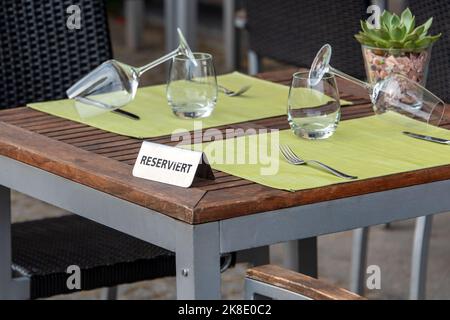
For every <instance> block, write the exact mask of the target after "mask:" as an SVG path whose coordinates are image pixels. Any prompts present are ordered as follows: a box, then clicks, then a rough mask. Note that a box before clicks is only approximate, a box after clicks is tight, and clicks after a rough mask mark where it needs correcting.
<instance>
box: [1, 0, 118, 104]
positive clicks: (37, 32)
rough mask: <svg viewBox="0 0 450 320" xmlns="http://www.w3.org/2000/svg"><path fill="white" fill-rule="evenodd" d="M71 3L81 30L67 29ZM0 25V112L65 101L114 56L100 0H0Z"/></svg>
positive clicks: (102, 3)
mask: <svg viewBox="0 0 450 320" xmlns="http://www.w3.org/2000/svg"><path fill="white" fill-rule="evenodd" d="M72 4H78V5H79V6H80V8H81V14H82V16H81V17H82V20H81V29H79V30H77V29H74V30H69V29H68V28H67V26H66V21H67V19H68V17H69V14H68V13H67V12H66V10H67V8H68V7H69V6H70V5H72ZM0 21H1V23H0V65H1V66H2V67H1V68H0V80H1V81H0V108H13V107H18V106H24V105H25V104H27V103H28V102H38V101H44V100H55V99H62V98H65V91H66V90H67V88H68V87H69V86H70V84H72V83H74V82H75V81H76V80H78V79H79V78H81V77H82V76H83V75H85V74H86V73H88V72H89V71H91V70H92V69H93V68H94V67H96V66H98V65H99V64H100V63H102V62H103V61H105V60H107V59H110V58H111V57H112V51H111V44H110V40H109V31H108V23H107V17H106V12H105V3H104V1H103V0H77V1H71V0H52V1H34V0H4V1H2V5H1V6H0Z"/></svg>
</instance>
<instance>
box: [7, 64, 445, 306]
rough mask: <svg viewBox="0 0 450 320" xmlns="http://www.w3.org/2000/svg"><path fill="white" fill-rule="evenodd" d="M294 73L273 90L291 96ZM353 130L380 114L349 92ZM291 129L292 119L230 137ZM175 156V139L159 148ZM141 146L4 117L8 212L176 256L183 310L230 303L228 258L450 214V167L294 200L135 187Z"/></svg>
mask: <svg viewBox="0 0 450 320" xmlns="http://www.w3.org/2000/svg"><path fill="white" fill-rule="evenodd" d="M293 71H294V70H286V71H283V72H275V73H267V74H262V75H260V77H261V78H264V79H267V80H271V81H274V82H278V83H283V84H288V83H289V81H290V78H291V74H292V73H293ZM339 86H340V89H341V91H342V98H344V99H348V100H351V101H353V102H354V105H352V106H348V107H345V108H343V120H346V119H351V118H357V117H364V116H367V115H370V114H372V111H371V105H370V104H369V102H368V98H367V95H366V94H365V93H364V91H363V90H362V89H360V88H357V87H355V86H354V85H351V84H349V83H347V82H343V81H339ZM250 127H253V128H277V129H287V128H288V124H287V121H286V116H280V117H274V118H270V119H262V120H258V121H252V122H246V123H241V124H235V125H229V126H223V127H220V129H225V128H243V129H246V128H250ZM148 140H149V141H153V142H157V143H164V144H171V143H172V142H171V141H170V136H164V137H158V138H152V139H148ZM140 145H141V141H140V140H137V139H132V138H128V137H124V136H120V135H117V134H113V133H109V132H105V131H102V130H99V129H95V128H92V127H89V126H87V125H83V124H79V123H76V122H73V121H69V120H64V119H61V118H57V117H54V116H51V115H48V114H44V113H41V112H38V111H34V110H32V109H28V108H17V109H11V110H4V111H1V112H0V168H1V170H0V184H1V185H3V186H4V190H3V189H2V192H1V194H0V200H1V201H2V202H0V209H2V208H7V206H8V205H9V201H8V199H7V196H1V195H2V194H3V195H7V194H9V189H14V190H17V191H19V192H22V193H25V194H28V195H30V196H32V197H35V198H37V199H40V200H43V201H45V202H48V203H51V204H53V205H56V206H58V207H61V208H64V209H66V210H68V211H71V212H73V213H75V214H78V215H81V216H84V217H87V218H89V219H92V220H94V221H96V222H99V223H101V224H104V225H106V226H109V227H112V228H114V229H117V230H120V231H122V232H125V233H128V234H130V235H132V236H135V237H137V238H140V239H142V240H145V241H148V242H150V243H153V244H155V245H158V246H161V247H163V248H166V249H168V250H171V251H174V252H176V263H177V294H178V297H179V298H220V265H219V260H220V259H219V257H220V254H223V253H229V252H236V251H240V250H245V249H250V248H257V247H263V246H267V245H271V244H275V243H279V242H285V241H292V240H298V239H306V238H313V237H316V236H318V235H323V234H329V233H334V232H340V231H344V230H350V229H355V228H361V227H365V226H371V225H377V224H382V223H387V222H391V221H395V220H401V219H408V218H413V217H418V216H425V215H431V214H436V213H440V212H445V211H446V210H450V197H448V190H449V189H450V180H449V179H450V165H448V166H441V167H436V168H431V169H424V170H418V171H413V172H407V173H400V174H394V175H389V176H385V177H380V178H373V179H368V180H364V181H354V182H348V183H343V184H338V185H332V186H326V187H320V188H315V189H310V190H303V191H298V192H286V191H281V190H276V189H272V188H268V187H265V186H262V185H258V184H256V183H253V182H251V181H247V180H245V179H241V178H238V177H234V176H232V175H229V174H226V173H222V172H218V171H215V175H216V180H215V181H209V180H208V181H207V180H201V181H198V182H196V183H195V184H194V186H193V187H192V188H190V189H182V188H178V187H173V186H169V185H164V184H160V183H156V182H151V181H146V180H142V179H138V178H134V177H133V176H132V174H131V170H132V165H133V164H134V161H135V158H136V157H137V153H138V150H139V148H140ZM9 237H10V233H9V221H5V219H3V220H2V216H1V215H0V246H1V247H0V252H2V254H3V256H2V257H1V258H0V284H2V285H3V287H5V286H6V287H8V286H9V288H10V290H9V292H11V294H15V295H16V296H18V297H20V295H21V294H23V290H25V289H23V287H24V286H26V284H23V283H19V282H18V281H16V280H12V279H10V271H9V270H10V261H11V260H10V259H11V257H10V250H9V249H8V243H9Z"/></svg>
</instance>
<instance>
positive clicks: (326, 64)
mask: <svg viewBox="0 0 450 320" xmlns="http://www.w3.org/2000/svg"><path fill="white" fill-rule="evenodd" d="M331 55H332V48H331V46H330V45H329V44H325V45H324V46H323V47H322V48H321V49H320V50H319V52H318V53H317V55H316V57H315V59H314V61H313V63H312V65H311V69H310V71H309V79H308V82H309V85H310V86H313V85H316V84H317V83H318V82H319V81H321V79H322V78H323V76H324V75H325V74H326V73H327V72H329V73H332V74H334V75H336V76H338V77H341V78H343V79H346V80H348V81H351V82H353V83H355V84H357V85H359V86H361V87H363V88H365V89H366V90H367V91H368V92H369V96H370V99H371V101H372V104H373V109H374V112H375V113H376V114H383V113H385V112H387V111H394V112H397V113H400V114H403V115H406V116H409V117H411V118H414V119H417V120H421V121H424V122H426V123H428V124H430V125H434V126H439V124H440V123H441V122H442V120H443V118H444V114H445V111H446V110H445V108H446V107H445V103H444V102H443V101H442V100H441V99H440V98H438V97H437V96H436V95H434V94H433V93H432V92H430V91H428V90H427V89H425V88H424V87H423V86H421V85H420V84H419V83H417V82H415V81H412V80H410V79H408V78H407V77H405V76H403V75H401V74H391V75H390V76H389V77H387V78H386V79H384V80H381V81H379V82H377V83H376V84H374V85H371V84H369V83H367V82H364V81H361V80H359V79H357V78H354V77H352V76H350V75H348V74H346V73H344V72H342V71H340V70H337V69H335V68H333V67H332V66H331V65H330V59H331Z"/></svg>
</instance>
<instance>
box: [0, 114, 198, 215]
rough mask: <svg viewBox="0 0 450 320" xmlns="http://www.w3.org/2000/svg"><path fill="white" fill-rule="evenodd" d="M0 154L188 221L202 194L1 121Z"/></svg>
mask: <svg viewBox="0 0 450 320" xmlns="http://www.w3.org/2000/svg"><path fill="white" fill-rule="evenodd" d="M0 155H2V156H6V157H9V158H11V159H14V160H17V161H20V162H23V163H26V164H29V165H31V166H34V167H37V168H40V169H42V170H45V171H48V172H51V173H53V174H56V175H59V176H61V177H64V178H67V179H69V180H72V181H75V182H78V183H80V184H83V185H86V186H89V187H91V188H94V189H97V190H100V191H102V192H105V193H108V194H111V195H113V196H115V197H118V198H121V199H124V200H127V201H130V202H133V203H136V204H138V205H141V206H144V207H147V208H151V209H153V210H156V211H159V212H164V213H165V214H167V215H169V216H171V217H174V218H177V219H180V220H183V221H186V222H188V223H191V222H192V221H193V209H194V207H195V205H196V204H197V203H198V201H199V200H200V199H201V198H202V197H203V195H204V194H205V192H204V191H202V190H199V189H195V188H191V189H183V188H178V187H174V186H170V185H166V184H162V183H157V182H152V181H147V180H143V179H139V178H134V177H133V176H132V174H131V168H130V166H128V165H125V164H121V163H120V162H117V161H114V160H111V159H108V158H105V157H102V156H99V155H96V154H94V153H92V152H87V151H84V150H81V149H78V148H75V147H73V146H70V145H68V144H65V143H62V142H58V141H55V140H52V139H49V138H47V137H44V136H42V135H39V134H36V133H33V132H30V131H26V130H24V129H21V128H18V127H15V126H12V125H9V124H6V123H2V122H0ZM124 214H126V212H124Z"/></svg>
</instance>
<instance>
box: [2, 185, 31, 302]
mask: <svg viewBox="0 0 450 320" xmlns="http://www.w3.org/2000/svg"><path fill="white" fill-rule="evenodd" d="M11 264H12V252H11V190H10V189H9V188H5V187H3V186H0V299H27V298H28V297H29V284H28V280H27V279H14V280H13V279H12V271H11Z"/></svg>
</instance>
